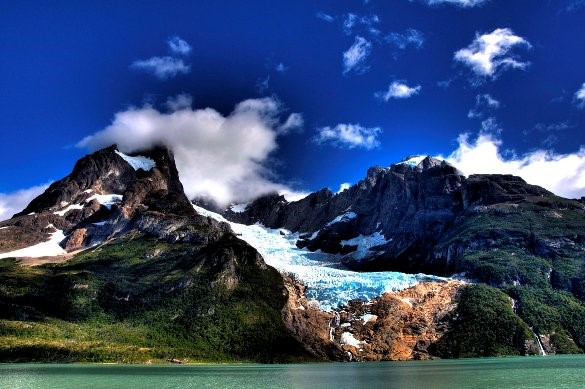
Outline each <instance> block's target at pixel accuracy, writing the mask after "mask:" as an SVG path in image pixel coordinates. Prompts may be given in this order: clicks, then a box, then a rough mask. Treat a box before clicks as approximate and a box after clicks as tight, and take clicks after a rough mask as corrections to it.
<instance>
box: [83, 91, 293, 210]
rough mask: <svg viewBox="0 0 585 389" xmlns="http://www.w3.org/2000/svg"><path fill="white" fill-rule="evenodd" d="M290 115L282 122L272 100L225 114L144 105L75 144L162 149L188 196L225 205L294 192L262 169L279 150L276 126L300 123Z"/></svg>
mask: <svg viewBox="0 0 585 389" xmlns="http://www.w3.org/2000/svg"><path fill="white" fill-rule="evenodd" d="M293 115H295V116H293V118H292V119H291V117H290V116H289V117H288V118H287V119H286V120H285V121H284V124H283V123H282V119H281V118H282V107H281V105H280V104H279V103H278V101H276V100H275V99H272V98H263V99H251V100H245V101H242V102H241V103H239V104H237V105H236V106H235V108H234V110H233V112H231V113H230V114H229V115H227V116H224V115H222V114H221V113H219V112H217V111H216V110H214V109H212V108H205V109H192V108H190V107H188V106H182V107H180V106H179V108H178V109H177V110H174V111H172V112H168V113H162V112H159V111H158V110H156V109H155V108H153V107H152V106H148V105H147V106H144V107H141V108H131V109H128V110H126V111H123V112H119V113H117V114H116V115H115V117H114V120H113V122H112V124H110V125H109V126H108V127H106V128H105V129H103V130H102V131H99V132H97V133H96V134H94V135H91V136H88V137H86V138H84V139H83V140H82V141H80V142H79V143H78V146H79V147H86V148H89V149H90V150H96V149H100V148H102V147H106V146H108V145H111V144H114V143H116V144H117V145H118V147H119V149H120V151H122V152H124V153H133V152H137V151H140V150H144V149H148V148H151V147H153V146H155V145H165V146H167V147H168V148H169V149H171V150H172V151H173V153H174V155H175V159H176V163H177V168H178V170H179V175H180V178H181V182H182V183H183V186H184V188H185V192H186V194H187V196H188V197H189V198H196V197H206V198H212V199H214V200H215V201H216V202H217V203H219V204H220V205H226V204H229V203H231V202H241V201H249V200H251V199H253V198H256V197H258V196H259V195H262V194H265V193H269V192H279V193H283V194H285V195H286V194H288V195H291V194H294V193H295V192H294V190H292V189H291V188H289V187H288V186H286V185H284V184H280V183H277V182H274V180H273V179H272V178H273V173H272V172H271V171H270V170H269V169H268V168H267V167H266V165H265V164H266V161H267V159H268V157H269V156H270V154H271V153H272V152H273V151H274V150H276V148H277V137H278V136H279V131H278V127H280V126H283V125H285V126H286V123H287V122H293V123H294V122H297V123H298V116H296V115H298V114H293ZM291 116H292V115H291ZM295 117H296V118H297V119H295ZM290 125H292V124H289V126H290Z"/></svg>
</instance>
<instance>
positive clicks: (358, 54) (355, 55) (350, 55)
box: [343, 35, 372, 74]
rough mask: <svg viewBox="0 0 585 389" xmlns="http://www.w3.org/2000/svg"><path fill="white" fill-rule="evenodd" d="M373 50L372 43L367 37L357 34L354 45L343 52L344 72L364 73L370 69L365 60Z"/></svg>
mask: <svg viewBox="0 0 585 389" xmlns="http://www.w3.org/2000/svg"><path fill="white" fill-rule="evenodd" d="M371 52H372V44H371V43H370V41H368V40H367V39H365V38H363V37H361V36H359V35H358V36H356V37H355V41H354V42H353V45H351V47H350V48H349V49H347V51H346V52H344V53H343V74H347V73H349V72H351V71H355V72H356V73H363V72H365V71H366V70H368V67H367V66H366V65H365V61H366V59H367V58H368V56H369V55H370V54H371Z"/></svg>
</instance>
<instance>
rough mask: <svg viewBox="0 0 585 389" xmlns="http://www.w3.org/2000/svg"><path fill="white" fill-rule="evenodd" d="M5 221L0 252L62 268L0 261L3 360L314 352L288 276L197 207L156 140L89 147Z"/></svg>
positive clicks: (294, 356)
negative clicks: (286, 311)
mask: <svg viewBox="0 0 585 389" xmlns="http://www.w3.org/2000/svg"><path fill="white" fill-rule="evenodd" d="M0 228H1V229H0V233H1V234H2V235H0V242H1V243H2V245H1V246H0V247H2V251H3V252H4V254H1V255H0V257H8V258H10V257H17V256H33V257H39V256H42V255H43V254H44V255H52V257H51V258H50V262H57V263H56V264H51V265H45V266H35V267H29V266H22V265H21V264H20V263H18V262H17V261H15V260H12V259H4V260H0V268H1V269H0V360H2V361H96V362H102V361H113V362H148V361H164V360H166V359H170V360H177V361H182V360H190V361H224V360H230V361H233V360H255V361H263V362H270V361H295V360H311V359H313V357H312V356H310V355H309V354H308V353H307V352H306V351H305V350H304V348H303V347H302V345H301V344H300V343H299V342H298V341H297V340H295V339H294V338H293V337H292V336H291V335H290V334H289V333H288V331H287V330H286V328H285V326H284V323H283V321H282V318H281V309H282V307H283V305H284V304H285V302H286V289H285V287H284V283H283V279H282V278H281V277H280V275H279V274H278V273H277V272H276V271H275V270H274V269H272V268H269V267H267V266H266V264H265V263H264V261H263V259H262V258H261V257H260V256H259V255H258V253H257V251H256V250H255V249H254V248H252V247H250V246H249V245H248V244H246V243H245V242H243V241H241V240H239V239H237V238H236V237H235V235H234V234H233V233H232V232H231V230H230V228H229V226H228V225H227V224H225V223H218V222H216V221H215V220H212V219H210V218H207V217H204V216H201V215H199V214H197V213H196V212H195V210H194V208H193V206H192V205H191V203H190V202H189V200H188V199H187V197H186V196H185V194H184V192H183V188H182V185H181V182H180V181H179V177H178V173H177V169H176V167H175V163H174V159H173V157H172V154H171V153H170V152H169V151H168V150H166V149H164V148H156V149H154V150H149V151H145V152H141V153H137V155H134V156H128V155H125V154H122V153H120V152H119V151H118V150H117V149H116V147H115V146H113V147H110V148H107V149H104V150H100V151H98V152H96V153H93V154H91V155H88V156H86V157H84V158H82V159H81V160H80V161H79V162H78V163H77V164H76V165H75V168H74V169H73V171H72V173H71V174H70V175H68V176H67V177H65V178H63V179H62V180H59V181H57V182H55V183H53V184H52V185H51V186H50V187H49V188H48V189H47V190H46V191H45V192H44V193H43V194H41V195H40V196H39V197H37V198H36V199H34V200H33V201H32V202H31V203H30V205H29V206H28V207H27V208H26V209H25V210H23V211H22V212H20V213H19V214H17V215H15V216H14V217H13V218H12V219H10V220H7V221H4V222H2V223H0ZM21 236H25V237H30V238H27V239H26V240H24V241H23V240H21V239H20V238H19V237H21ZM55 237H57V239H56V240H55V239H54V238H55ZM47 239H48V241H46V240H47ZM44 241H46V242H44ZM23 246H26V247H23ZM7 249H9V250H14V251H10V252H6V251H7ZM79 250H82V251H81V252H79V253H77V254H75V252H77V251H79ZM46 259H47V258H25V259H24V260H23V261H24V263H27V264H32V265H36V264H39V263H40V264H42V263H44V262H45V260H46Z"/></svg>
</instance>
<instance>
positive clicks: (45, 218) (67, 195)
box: [0, 146, 230, 253]
mask: <svg viewBox="0 0 585 389" xmlns="http://www.w3.org/2000/svg"><path fill="white" fill-rule="evenodd" d="M145 169H146V170H145ZM1 227H7V228H3V229H0V245H1V246H0V253H2V252H9V251H13V250H16V249H20V248H23V247H27V246H31V245H33V244H36V243H40V242H43V241H46V240H48V238H49V234H50V233H52V232H54V231H55V229H58V230H63V231H64V234H65V235H66V236H67V238H66V239H65V240H64V241H63V242H61V245H62V247H63V248H65V249H66V250H67V251H74V250H79V249H82V248H85V247H88V246H92V245H95V244H99V243H101V242H105V241H107V240H108V239H111V238H115V237H118V236H121V235H123V234H125V233H126V232H128V231H130V230H133V229H137V230H139V231H143V232H146V233H148V234H150V235H154V236H156V237H159V238H162V239H165V240H167V241H169V242H178V241H181V242H197V243H201V244H206V243H209V242H212V241H215V240H217V239H218V238H219V237H221V236H223V235H224V234H226V233H229V231H230V230H229V227H228V226H227V225H222V224H220V223H217V222H215V221H213V220H209V219H207V218H204V217H202V216H200V215H198V214H197V213H196V212H195V211H194V209H193V207H192V205H191V203H190V201H189V199H187V197H186V196H185V194H184V191H183V186H182V184H181V181H180V180H179V174H178V172H177V168H176V166H175V162H174V159H173V156H172V154H171V153H170V152H169V151H168V150H167V149H165V148H162V147H158V148H154V149H152V150H149V151H145V152H140V153H137V155H135V156H127V155H125V154H122V153H120V152H119V151H117V149H116V146H112V147H109V148H106V149H103V150H100V151H97V152H95V153H93V154H91V155H88V156H86V157H84V158H82V159H81V160H79V161H78V162H77V164H76V165H75V167H74V169H73V171H72V172H71V174H69V175H68V176H67V177H65V178H63V179H61V180H59V181H56V182H54V183H53V184H52V185H51V186H50V187H49V188H48V189H47V190H46V191H45V192H44V193H43V194H41V195H40V196H38V197H37V198H35V199H34V200H33V201H32V202H31V203H30V204H29V205H28V206H27V207H26V208H25V209H24V210H23V211H22V212H20V213H18V214H16V215H14V217H13V218H12V219H10V220H7V221H3V222H1V223H0V228H1ZM19 237H26V239H19Z"/></svg>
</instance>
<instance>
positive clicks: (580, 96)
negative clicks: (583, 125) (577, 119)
mask: <svg viewBox="0 0 585 389" xmlns="http://www.w3.org/2000/svg"><path fill="white" fill-rule="evenodd" d="M575 102H576V104H577V107H579V108H585V83H583V85H582V86H581V89H579V90H578V91H577V92H575Z"/></svg>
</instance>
